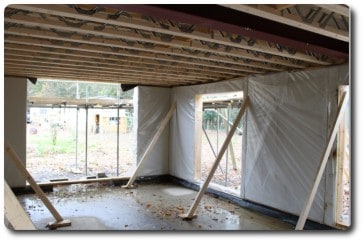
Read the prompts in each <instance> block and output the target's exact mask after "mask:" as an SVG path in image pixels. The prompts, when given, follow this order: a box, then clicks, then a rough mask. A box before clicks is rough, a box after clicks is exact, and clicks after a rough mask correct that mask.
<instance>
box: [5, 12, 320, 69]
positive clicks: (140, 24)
mask: <svg viewBox="0 0 363 242" xmlns="http://www.w3.org/2000/svg"><path fill="white" fill-rule="evenodd" d="M10 7H13V8H17V9H22V10H27V11H31V12H39V13H44V14H51V15H55V16H63V17H69V18H75V19H79V20H88V21H93V22H98V23H102V24H107V25H110V26H112V25H114V26H121V27H127V28H133V29H140V30H143V31H149V32H156V33H162V34H166V35H172V36H179V37H183V38H186V39H191V40H197V41H198V42H199V41H207V42H210V43H215V44H220V45H225V46H230V47H235V48H237V49H244V50H252V51H258V52H262V53H268V54H271V55H276V56H282V57H287V58H294V59H298V60H302V61H307V62H312V63H317V60H316V59H315V58H313V57H310V56H308V55H306V54H303V53H296V54H295V55H291V54H289V53H287V52H280V51H279V50H277V49H276V48H273V47H270V46H268V45H267V44H265V43H262V42H259V43H256V44H255V45H254V46H251V45H249V44H248V42H247V40H243V41H241V42H240V43H234V42H232V41H230V40H229V39H228V37H227V38H226V37H223V36H221V35H214V36H213V37H212V36H211V35H210V34H206V33H202V32H200V31H193V33H185V32H182V31H180V30H179V29H177V27H175V26H172V25H170V26H169V28H168V29H164V28H161V27H160V26H157V25H155V24H152V23H151V22H148V21H145V20H141V19H137V18H134V17H133V18H132V19H125V18H118V19H117V20H112V19H109V18H108V14H103V13H101V12H99V13H96V14H94V15H92V16H86V15H80V14H78V13H77V12H76V11H75V10H74V9H70V8H67V7H65V6H63V5H53V6H52V5H10ZM193 43H195V42H193ZM319 62H320V61H319ZM320 64H323V63H320Z"/></svg>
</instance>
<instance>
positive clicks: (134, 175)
mask: <svg viewBox="0 0 363 242" xmlns="http://www.w3.org/2000/svg"><path fill="white" fill-rule="evenodd" d="M175 109H176V103H175V102H174V103H173V105H172V106H171V108H170V110H169V112H168V113H167V114H166V116H165V118H164V119H163V121H162V122H161V124H160V126H159V128H158V130H157V131H156V133H155V135H154V137H153V138H152V140H151V142H150V144H149V146H148V147H147V148H146V151H145V153H144V154H143V155H142V157H141V159H140V161H139V164H138V166H137V167H136V170H135V171H134V174H133V175H132V176H131V177H130V180H129V181H128V183H127V184H126V185H125V186H122V187H123V188H133V186H132V183H133V182H134V180H135V179H136V177H137V173H138V172H139V170H140V168H141V166H142V165H143V164H144V161H145V160H146V158H147V157H148V155H149V153H150V151H151V150H152V149H153V147H154V145H155V144H156V142H157V141H158V139H159V137H160V135H161V134H162V133H163V131H164V129H165V127H166V125H167V124H168V122H169V120H170V118H171V116H172V115H173V113H174V111H175Z"/></svg>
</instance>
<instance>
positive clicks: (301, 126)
mask: <svg viewBox="0 0 363 242" xmlns="http://www.w3.org/2000/svg"><path fill="white" fill-rule="evenodd" d="M348 78H349V68H348V65H341V66H335V67H329V68H324V69H316V70H310V71H301V72H292V73H288V72H282V73H277V74H271V75H264V76H251V77H247V78H241V79H239V80H235V81H231V82H223V83H216V84H207V85H200V86H192V87H177V88H173V94H172V99H174V100H176V101H177V109H178V113H177V116H176V117H175V118H173V120H172V126H171V142H172V143H171V150H170V152H171V153H170V155H171V158H170V161H171V163H170V174H172V175H174V176H177V177H180V178H183V179H186V180H189V181H193V180H194V128H195V127H194V125H195V124H194V122H195V120H194V119H195V112H194V105H195V96H196V95H198V94H207V93H220V92H228V91H241V90H243V88H244V86H245V85H246V84H247V86H248V95H249V97H250V101H251V104H250V107H249V109H248V112H247V114H246V117H245V118H246V120H247V122H246V126H245V135H246V136H247V138H246V141H247V142H246V143H245V147H243V151H244V152H245V153H244V161H243V162H244V164H243V174H242V181H241V184H242V188H241V197H242V198H245V199H247V200H251V201H254V202H256V203H259V204H263V205H266V206H269V207H273V208H276V209H279V210H281V211H285V212H289V213H292V214H296V215H299V214H300V212H301V211H302V209H303V206H304V203H305V200H306V198H307V195H308V193H309V192H310V189H311V187H312V184H313V180H314V178H315V175H316V172H317V169H318V166H319V162H320V158H321V156H322V153H323V150H324V147H325V143H326V141H327V138H328V133H329V125H332V124H331V123H332V120H333V119H334V117H335V114H336V110H337V105H336V102H337V99H336V98H337V97H336V95H337V92H336V89H337V87H338V85H339V84H341V83H344V82H346V81H347V80H348ZM329 163H330V165H328V166H327V168H326V172H325V175H324V176H323V180H322V181H321V183H320V186H319V189H318V192H317V195H316V198H315V200H314V203H313V206H312V209H311V212H310V215H309V219H312V220H315V221H318V222H322V223H325V224H328V225H333V223H334V209H333V206H334V203H335V198H334V189H335V183H334V182H335V179H334V172H335V171H334V169H333V167H334V159H333V158H331V160H330V161H329V162H328V164H329Z"/></svg>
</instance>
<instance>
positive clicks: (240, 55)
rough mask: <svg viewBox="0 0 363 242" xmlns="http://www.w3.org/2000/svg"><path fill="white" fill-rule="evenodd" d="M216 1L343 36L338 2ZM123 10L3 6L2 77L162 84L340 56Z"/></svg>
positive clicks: (343, 15)
mask: <svg viewBox="0 0 363 242" xmlns="http://www.w3.org/2000/svg"><path fill="white" fill-rule="evenodd" d="M120 6H121V5H120ZM216 6H217V5H216ZM223 6H226V7H228V8H232V9H235V10H238V11H244V12H246V11H247V12H249V13H250V14H256V15H258V16H260V17H264V18H269V19H270V20H271V21H280V22H284V24H287V25H291V26H293V27H294V28H296V29H299V28H303V29H308V30H309V31H313V32H315V33H319V34H321V35H324V36H329V37H330V38H336V39H339V40H343V41H349V31H347V30H349V11H348V12H347V11H346V10H347V8H346V7H345V6H344V5H332V6H328V5H297V4H295V5H292V4H270V5H223ZM127 8H128V7H126V9H127ZM122 9H123V7H122V6H121V7H120V8H118V7H116V8H115V7H114V5H112V6H111V5H102V6H99V5H98V6H97V5H74V4H73V5H60V4H51V5H47V4H20V5H9V6H8V7H7V8H6V9H5V13H4V54H5V59H4V60H5V61H4V64H5V65H4V70H5V75H15V76H34V77H38V78H39V77H47V78H58V79H64V78H69V79H77V80H89V81H101V82H105V81H109V82H118V83H130V84H139V85H157V86H168V87H169V86H180V85H193V84H201V83H212V82H218V81H222V80H227V79H234V78H239V77H246V76H248V75H263V74H267V73H273V72H281V71H293V70H301V69H309V68H316V67H319V66H329V65H335V64H341V63H344V62H346V61H347V59H346V58H341V57H337V56H334V55H327V54H325V53H320V52H319V51H315V50H320V49H319V48H317V49H314V51H306V50H301V49H298V48H292V47H291V46H287V45H282V44H281V43H278V42H274V41H272V42H271V41H266V40H262V39H258V38H257V39H256V38H255V37H251V36H253V35H251V36H249V34H248V33H249V30H248V29H244V30H243V31H242V32H243V33H244V34H241V32H238V31H237V32H238V33H234V32H228V31H229V30H230V28H226V29H223V28H220V29H213V28H210V27H206V26H205V25H204V26H199V25H198V23H195V24H193V23H184V22H178V21H176V20H175V19H173V18H171V17H170V15H167V16H169V19H163V18H160V17H156V16H155V15H150V16H149V15H145V13H144V12H140V13H138V12H130V11H125V10H122ZM135 9H137V6H136V8H135ZM176 19H178V18H176ZM219 26H220V25H219ZM227 29H228V31H227ZM318 30H319V31H318ZM251 31H253V30H251ZM251 33H252V32H251ZM284 43H285V42H284ZM286 43H288V42H286ZM321 49H324V48H321Z"/></svg>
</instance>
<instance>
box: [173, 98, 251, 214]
mask: <svg viewBox="0 0 363 242" xmlns="http://www.w3.org/2000/svg"><path fill="white" fill-rule="evenodd" d="M248 105H249V98H248V96H247V97H246V100H245V101H244V103H243V105H242V107H241V109H240V111H239V113H238V115H237V117H236V120H235V121H234V123H233V125H232V127H231V130H230V131H229V133H228V135H227V137H226V139H225V141H224V143H223V145H222V147H221V150H220V152H219V153H218V156H217V157H216V159H215V161H214V164H213V166H212V169H211V171H210V172H209V174H208V177H207V179H206V180H205V182H204V184H203V186H202V188H201V189H200V191H199V192H198V194H197V197H196V198H195V200H194V203H193V205H192V207H191V208H190V209H189V211H188V213H187V214H181V215H179V217H181V218H182V219H189V220H190V219H193V218H195V217H197V216H196V215H194V212H195V210H196V209H197V207H198V205H199V202H200V200H201V199H202V197H203V195H204V193H205V191H206V190H207V188H208V185H209V183H210V181H211V180H212V178H213V175H214V172H215V171H216V169H217V167H218V165H219V162H220V161H221V159H222V157H223V155H224V152H225V151H226V149H227V148H228V145H229V142H230V141H231V139H232V136H233V134H234V132H235V131H236V129H237V126H238V124H239V122H240V121H241V118H242V116H243V114H244V113H245V111H246V110H247V107H248Z"/></svg>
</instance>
